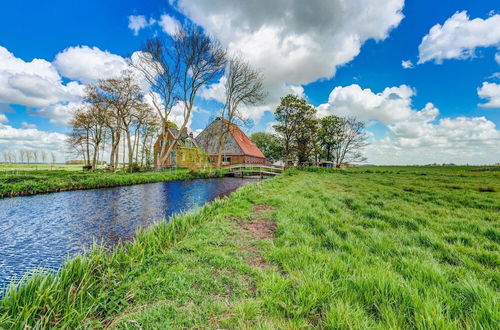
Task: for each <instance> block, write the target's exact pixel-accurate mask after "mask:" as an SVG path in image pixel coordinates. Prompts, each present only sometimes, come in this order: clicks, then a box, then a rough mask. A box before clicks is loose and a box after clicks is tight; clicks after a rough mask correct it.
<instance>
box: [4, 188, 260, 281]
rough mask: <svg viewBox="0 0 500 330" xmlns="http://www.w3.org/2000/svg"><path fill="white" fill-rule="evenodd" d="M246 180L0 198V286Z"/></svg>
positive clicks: (122, 236) (129, 234)
mask: <svg viewBox="0 0 500 330" xmlns="http://www.w3.org/2000/svg"><path fill="white" fill-rule="evenodd" d="M250 182H252V181H251V180H242V179H238V178H221V179H194V180H182V181H170V182H161V183H152V184H142V185H134V186H127V187H117V188H109V189H94V190H80V191H68V192H60V193H54V194H47V195H35V196H26V197H14V198H6V199H0V287H1V286H2V285H3V284H5V283H7V282H8V281H9V279H11V278H12V277H13V276H20V275H22V274H24V273H25V272H26V271H28V270H30V269H32V268H34V267H39V266H41V267H45V268H57V267H59V265H60V264H61V262H62V261H63V260H64V259H65V258H66V256H67V255H75V254H77V253H79V252H81V251H82V250H83V249H84V248H86V247H88V246H90V245H91V244H92V242H93V241H94V240H98V241H102V242H103V243H105V244H113V243H116V242H118V241H119V240H123V239H130V238H131V237H133V234H134V233H135V231H136V229H137V228H138V227H144V226H147V225H150V224H151V223H153V222H154V221H157V220H158V219H161V218H168V217H170V216H171V215H173V214H175V213H179V212H181V211H185V210H189V209H191V208H193V207H195V206H199V205H203V204H204V203H206V202H207V201H210V200H213V199H214V198H216V197H218V196H222V195H227V194H229V193H230V192H232V191H234V190H235V189H237V188H238V187H241V186H243V185H245V184H247V183H250Z"/></svg>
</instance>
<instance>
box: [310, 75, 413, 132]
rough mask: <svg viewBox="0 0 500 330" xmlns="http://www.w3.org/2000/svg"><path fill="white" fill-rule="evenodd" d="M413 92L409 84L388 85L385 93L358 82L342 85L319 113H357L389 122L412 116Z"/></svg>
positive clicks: (357, 116)
mask: <svg viewBox="0 0 500 330" xmlns="http://www.w3.org/2000/svg"><path fill="white" fill-rule="evenodd" d="M413 95H415V91H414V90H413V89H412V88H411V87H409V86H407V85H401V86H399V87H387V88H385V89H384V90H383V91H382V92H381V93H374V92H372V90H371V89H369V88H366V89H361V87H360V86H359V85H357V84H353V85H350V86H346V87H341V86H338V87H335V88H334V89H333V90H332V92H331V93H330V96H329V97H328V103H325V104H321V105H320V106H318V115H319V116H320V117H323V116H327V115H330V114H335V115H338V116H355V117H356V118H358V119H359V120H363V121H370V120H378V121H380V122H382V123H383V124H386V125H387V124H390V123H393V122H398V121H402V120H406V119H408V118H409V117H410V116H412V114H413V113H414V110H412V109H411V98H412V96H413Z"/></svg>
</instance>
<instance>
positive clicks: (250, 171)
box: [222, 164, 283, 178]
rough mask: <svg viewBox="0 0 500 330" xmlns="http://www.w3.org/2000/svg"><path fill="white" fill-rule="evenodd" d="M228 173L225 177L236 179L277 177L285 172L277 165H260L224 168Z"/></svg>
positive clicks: (237, 165)
mask: <svg viewBox="0 0 500 330" xmlns="http://www.w3.org/2000/svg"><path fill="white" fill-rule="evenodd" d="M222 169H223V170H226V171H227V172H225V173H224V175H227V176H235V177H240V178H241V177H244V176H247V177H260V178H262V177H264V176H275V175H278V174H281V173H282V172H283V167H281V166H275V165H260V164H234V165H229V166H225V167H223V168H222Z"/></svg>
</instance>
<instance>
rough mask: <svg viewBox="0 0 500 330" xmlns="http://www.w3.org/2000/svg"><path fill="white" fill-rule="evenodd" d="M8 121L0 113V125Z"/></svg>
mask: <svg viewBox="0 0 500 330" xmlns="http://www.w3.org/2000/svg"><path fill="white" fill-rule="evenodd" d="M8 121H9V119H8V118H7V116H6V115H5V114H3V113H0V123H6V122H8Z"/></svg>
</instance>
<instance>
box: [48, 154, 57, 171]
mask: <svg viewBox="0 0 500 330" xmlns="http://www.w3.org/2000/svg"><path fill="white" fill-rule="evenodd" d="M50 158H51V161H52V162H51V167H54V164H55V163H56V159H57V157H56V153H55V152H54V151H51V152H50Z"/></svg>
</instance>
